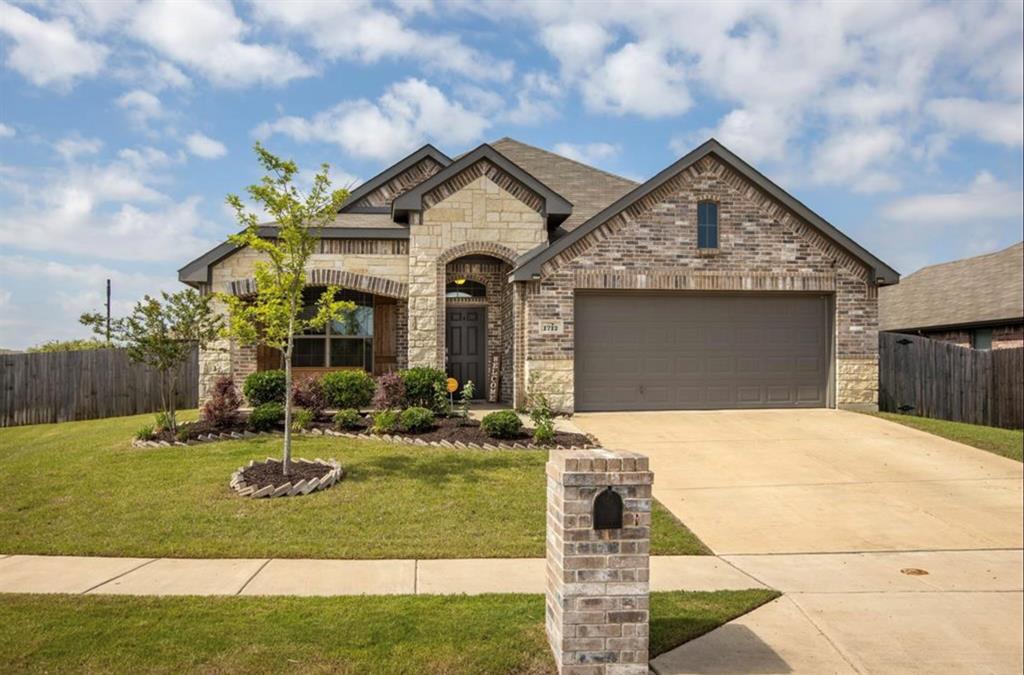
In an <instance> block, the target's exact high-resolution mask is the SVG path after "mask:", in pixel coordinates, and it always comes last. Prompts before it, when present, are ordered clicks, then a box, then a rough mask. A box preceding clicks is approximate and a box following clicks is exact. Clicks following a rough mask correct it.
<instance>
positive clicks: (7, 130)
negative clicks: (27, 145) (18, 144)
mask: <svg viewBox="0 0 1024 675" xmlns="http://www.w3.org/2000/svg"><path fill="white" fill-rule="evenodd" d="M17 133H18V132H17V131H15V130H14V127H12V126H10V125H9V124H4V123H3V122H0V138H14V136H15V135H16V134H17Z"/></svg>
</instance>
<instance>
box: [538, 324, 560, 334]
mask: <svg viewBox="0 0 1024 675" xmlns="http://www.w3.org/2000/svg"><path fill="white" fill-rule="evenodd" d="M563 332H565V324H564V323H562V322H561V321H544V322H542V323H541V324H540V334H541V335H561V334H562V333H563Z"/></svg>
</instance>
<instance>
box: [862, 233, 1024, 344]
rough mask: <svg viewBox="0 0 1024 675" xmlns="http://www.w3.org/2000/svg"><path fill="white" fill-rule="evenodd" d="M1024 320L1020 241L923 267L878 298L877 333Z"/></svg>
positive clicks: (1022, 244) (1023, 245)
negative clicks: (992, 251) (880, 331)
mask: <svg viewBox="0 0 1024 675" xmlns="http://www.w3.org/2000/svg"><path fill="white" fill-rule="evenodd" d="M1006 319H1014V320H1017V321H1020V320H1024V242H1020V243H1017V244H1014V245H1013V246H1010V247H1009V248H1005V249H1003V250H1002V251H996V252H995V253H988V254H985V255H979V256H975V257H973V258H964V259H962V260H954V261H952V262H947V263H941V264H938V265H930V266H928V267H922V268H921V269H919V270H918V271H916V272H914V273H913V274H911V275H909V276H907V277H905V278H904V279H903V280H902V281H900V283H899V285H898V286H893V287H891V288H883V289H881V290H880V292H879V295H878V327H879V329H880V330H913V329H918V328H940V327H952V326H958V325H965V324H976V323H993V322H996V321H1000V320H1006Z"/></svg>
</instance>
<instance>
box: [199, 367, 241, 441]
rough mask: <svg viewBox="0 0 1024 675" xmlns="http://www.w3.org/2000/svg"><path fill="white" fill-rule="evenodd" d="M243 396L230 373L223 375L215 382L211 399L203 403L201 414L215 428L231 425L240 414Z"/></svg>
mask: <svg viewBox="0 0 1024 675" xmlns="http://www.w3.org/2000/svg"><path fill="white" fill-rule="evenodd" d="M241 405H242V398H241V397H240V396H239V395H238V389H237V388H236V387H235V383H234V382H233V381H232V380H231V377H230V376H229V375H221V376H220V377H218V378H217V379H216V380H214V382H213V391H211V392H210V400H209V401H207V402H206V403H205V404H203V409H202V411H200V416H201V417H202V418H203V419H204V420H205V421H207V422H209V423H210V424H212V425H213V426H214V427H215V428H223V427H226V426H229V425H230V424H231V423H232V422H234V421H235V419H236V418H237V416H238V408H239V407H240V406H241Z"/></svg>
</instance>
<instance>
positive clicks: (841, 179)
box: [811, 127, 904, 192]
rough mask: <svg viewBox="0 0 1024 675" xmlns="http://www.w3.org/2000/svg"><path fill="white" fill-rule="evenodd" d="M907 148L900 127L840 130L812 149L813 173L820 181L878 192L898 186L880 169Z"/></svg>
mask: <svg viewBox="0 0 1024 675" xmlns="http://www.w3.org/2000/svg"><path fill="white" fill-rule="evenodd" d="M903 147H904V141H903V138H902V137H901V136H900V133H899V131H898V130H896V129H893V128H890V127H870V128H865V129H850V130H845V131H840V132H838V133H836V134H834V135H832V136H830V137H829V138H827V139H826V140H825V142H824V143H822V144H821V145H820V146H818V147H817V148H816V149H814V150H812V157H811V162H812V167H813V169H812V175H813V178H814V180H815V182H817V183H821V184H826V185H849V186H851V187H852V188H853V190H854V191H856V192H879V191H883V190H889V191H891V190H894V189H897V188H898V187H899V184H898V183H897V182H896V181H895V179H892V178H889V177H887V176H886V175H885V174H883V173H880V172H879V169H878V167H879V165H885V164H889V163H892V162H893V160H895V159H896V157H895V155H896V153H898V152H900V151H901V150H902V149H903Z"/></svg>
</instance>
